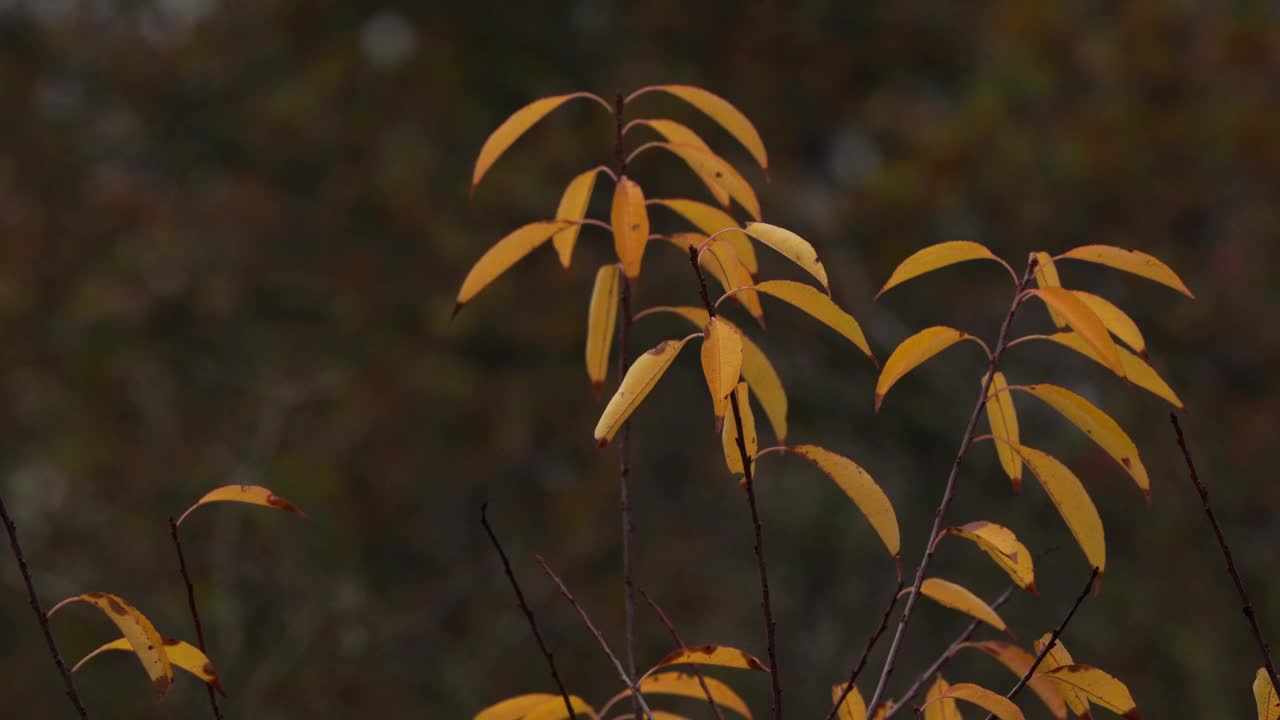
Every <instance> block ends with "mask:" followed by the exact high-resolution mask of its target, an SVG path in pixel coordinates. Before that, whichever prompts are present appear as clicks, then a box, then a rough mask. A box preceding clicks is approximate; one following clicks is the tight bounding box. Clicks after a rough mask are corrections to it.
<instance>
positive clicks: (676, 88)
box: [646, 85, 769, 170]
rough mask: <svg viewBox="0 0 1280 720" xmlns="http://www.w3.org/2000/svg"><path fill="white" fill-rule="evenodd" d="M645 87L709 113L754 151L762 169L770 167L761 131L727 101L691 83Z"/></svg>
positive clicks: (749, 150)
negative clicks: (667, 94) (673, 96)
mask: <svg viewBox="0 0 1280 720" xmlns="http://www.w3.org/2000/svg"><path fill="white" fill-rule="evenodd" d="M646 89H647V90H661V91H662V92H665V93H670V94H672V95H675V96H676V97H678V98H680V99H681V100H684V101H685V102H687V103H689V104H690V105H692V106H694V107H696V108H698V109H699V110H701V111H702V112H704V113H706V114H707V116H708V117H710V118H711V119H712V120H715V121H716V122H717V123H719V124H720V126H721V127H723V128H724V129H725V130H728V131H729V134H730V135H732V136H733V137H734V138H736V139H737V141H738V142H740V143H742V145H743V147H745V148H746V149H747V151H748V152H750V153H751V156H752V157H753V158H755V160H756V162H758V163H760V167H761V168H764V169H766V170H767V169H768V167H769V155H768V153H767V152H765V149H764V141H763V140H761V139H760V133H759V132H757V131H756V128H755V126H754V125H752V124H751V121H750V120H748V119H747V116H746V115H743V114H742V111H740V110H738V108H736V107H734V106H733V105H732V104H731V103H730V102H729V101H728V100H725V99H724V98H722V97H720V96H719V95H716V94H715V93H711V92H708V91H706V90H703V89H702V88H700V87H694V86H692V85H655V86H652V87H649V88H646Z"/></svg>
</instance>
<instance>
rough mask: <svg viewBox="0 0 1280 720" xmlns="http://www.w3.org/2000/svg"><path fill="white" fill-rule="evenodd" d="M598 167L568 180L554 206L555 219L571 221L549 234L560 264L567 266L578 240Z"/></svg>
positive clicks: (598, 170) (598, 171) (598, 172)
mask: <svg viewBox="0 0 1280 720" xmlns="http://www.w3.org/2000/svg"><path fill="white" fill-rule="evenodd" d="M598 174H600V168H592V169H590V170H588V171H586V172H584V173H582V174H581V175H579V176H577V177H575V178H574V179H572V180H570V181H569V184H568V185H567V186H566V187H565V189H564V195H561V196H560V207H558V208H556V220H563V221H565V222H569V223H572V224H571V225H569V226H568V227H566V228H565V229H563V230H560V231H558V232H557V233H556V234H555V235H552V236H551V244H552V245H553V246H554V247H555V249H556V255H558V256H559V257H560V265H561V266H563V267H564V268H566V269H567V268H568V267H569V262H570V260H571V259H572V258H573V246H574V245H575V244H576V243H577V242H578V233H579V232H580V231H581V230H582V225H581V223H582V219H583V218H585V217H586V216H587V204H588V203H589V202H591V191H592V190H594V189H595V187H596V176H597V175H598Z"/></svg>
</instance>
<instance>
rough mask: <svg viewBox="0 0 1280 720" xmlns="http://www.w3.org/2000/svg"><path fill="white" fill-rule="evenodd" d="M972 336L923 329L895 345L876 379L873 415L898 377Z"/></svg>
mask: <svg viewBox="0 0 1280 720" xmlns="http://www.w3.org/2000/svg"><path fill="white" fill-rule="evenodd" d="M972 337H973V336H972V335H970V334H969V333H967V332H964V331H961V330H956V329H955V328H949V327H946V326H944V325H936V326H934V327H930V328H925V329H924V330H921V331H920V332H918V333H916V334H915V335H912V336H911V337H909V338H907V339H906V340H903V341H902V342H901V343H899V344H898V347H896V348H894V350H893V353H892V354H891V355H889V359H888V360H886V361H885V363H884V367H883V368H882V369H881V370H880V378H879V379H878V380H876V412H880V404H881V403H883V402H884V396H885V394H886V393H888V392H889V388H891V387H893V385H894V383H896V382H898V381H899V380H901V379H902V376H904V375H906V374H907V373H909V372H911V371H912V370H914V369H916V368H917V367H919V366H920V364H921V363H923V362H924V361H926V360H928V359H929V358H931V357H933V356H934V355H937V354H938V353H940V352H942V351H943V350H946V349H947V348H949V347H951V346H952V345H955V344H956V343H958V342H960V341H961V340H967V339H969V338H972Z"/></svg>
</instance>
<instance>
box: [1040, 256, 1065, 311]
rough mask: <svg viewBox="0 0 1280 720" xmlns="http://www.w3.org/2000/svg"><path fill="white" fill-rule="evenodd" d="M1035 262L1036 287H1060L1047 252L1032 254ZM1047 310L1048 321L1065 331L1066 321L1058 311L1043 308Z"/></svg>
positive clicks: (1050, 257) (1051, 257) (1060, 283)
mask: <svg viewBox="0 0 1280 720" xmlns="http://www.w3.org/2000/svg"><path fill="white" fill-rule="evenodd" d="M1032 256H1033V257H1034V258H1035V261H1036V287H1042V288H1044V287H1062V281H1061V280H1060V279H1059V278H1058V267H1057V266H1056V265H1054V264H1053V256H1052V255H1050V254H1049V253H1047V252H1037V253H1032ZM1045 308H1047V309H1048V310H1049V319H1051V320H1053V324H1054V326H1055V327H1057V328H1058V329H1059V330H1066V329H1067V321H1066V319H1065V318H1063V317H1062V316H1061V315H1059V314H1058V311H1056V310H1054V309H1053V308H1051V307H1049V306H1048V305H1046V306H1045Z"/></svg>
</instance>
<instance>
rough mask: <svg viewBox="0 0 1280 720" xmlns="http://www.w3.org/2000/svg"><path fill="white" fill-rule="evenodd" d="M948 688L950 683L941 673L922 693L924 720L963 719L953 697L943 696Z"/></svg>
mask: <svg viewBox="0 0 1280 720" xmlns="http://www.w3.org/2000/svg"><path fill="white" fill-rule="evenodd" d="M950 689H951V683H949V682H947V681H946V680H944V679H943V677H942V676H941V675H939V676H938V679H937V680H934V681H933V685H931V686H929V691H928V692H926V693H925V695H924V720H963V718H964V716H963V715H961V714H960V708H959V706H958V705H957V704H956V701H955V698H951V697H943V696H944V695H946V692H947V691H948V690H950ZM935 701H936V702H935Z"/></svg>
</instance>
